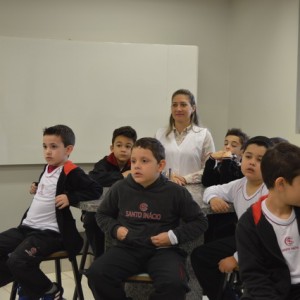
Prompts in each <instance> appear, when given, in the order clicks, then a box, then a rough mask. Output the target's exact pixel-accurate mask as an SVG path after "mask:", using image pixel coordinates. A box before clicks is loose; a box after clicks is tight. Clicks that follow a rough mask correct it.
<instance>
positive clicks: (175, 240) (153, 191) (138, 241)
mask: <svg viewBox="0 0 300 300" xmlns="http://www.w3.org/2000/svg"><path fill="white" fill-rule="evenodd" d="M165 163H166V162H165V151H164V147H163V146H162V144H161V143H160V142H159V141H158V140H156V139H155V138H142V139H139V140H138V141H137V142H136V143H135V144H134V146H133V148H132V154H131V174H129V175H128V176H127V177H126V178H125V179H123V180H120V181H118V182H116V183H115V184H114V185H113V186H112V187H111V188H110V190H109V191H108V192H107V194H106V195H105V197H104V200H103V202H102V203H101V205H100V206H99V209H98V211H97V214H96V220H97V222H98V224H99V226H100V227H101V228H102V230H103V231H104V232H105V233H106V234H108V235H110V236H111V237H112V238H113V239H115V240H116V245H115V246H112V247H111V248H109V250H108V251H107V252H105V253H104V254H103V255H102V256H101V257H99V258H98V259H96V260H95V261H94V262H93V264H92V265H91V267H90V269H89V270H88V271H87V277H88V284H89V286H90V288H91V290H92V292H93V295H94V298H95V299H96V300H100V299H101V300H102V299H103V300H107V299H111V300H113V299H115V300H123V299H126V295H125V292H124V289H123V286H122V282H123V281H124V280H125V279H126V278H127V277H129V276H132V275H134V274H138V273H143V272H147V273H149V275H150V277H151V278H152V280H153V285H154V292H153V293H152V294H151V296H150V298H149V299H152V300H154V299H155V300H159V299H161V300H165V299H176V300H181V299H184V298H185V294H186V293H187V292H188V290H189V288H188V285H187V274H186V269H185V261H186V254H185V253H184V251H183V250H181V249H180V248H179V247H178V245H180V244H182V243H185V242H187V241H190V240H193V239H196V238H198V237H199V236H200V235H201V234H203V232H204V231H205V230H206V228H207V219H206V217H205V216H204V214H203V213H202V212H201V209H200V207H199V206H198V204H197V203H196V202H195V201H194V200H193V199H192V196H191V194H190V193H189V192H188V191H187V189H186V188H184V187H182V186H180V185H177V184H176V183H174V182H171V181H169V180H168V179H167V178H166V177H165V176H164V175H162V174H161V172H162V170H163V169H164V167H165ZM181 220H182V221H183V222H180V221H181Z"/></svg>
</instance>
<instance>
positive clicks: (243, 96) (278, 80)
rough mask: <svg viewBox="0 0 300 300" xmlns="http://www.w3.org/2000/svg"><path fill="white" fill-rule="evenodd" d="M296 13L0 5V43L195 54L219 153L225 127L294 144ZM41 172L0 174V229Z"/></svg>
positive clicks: (285, 4) (95, 1) (222, 3)
mask: <svg viewBox="0 0 300 300" xmlns="http://www.w3.org/2000/svg"><path fill="white" fill-rule="evenodd" d="M298 5H299V0H259V1H258V0H256V1H255V0H186V1H182V0H139V1H137V0H111V1H104V0H85V1H82V0H80V1H79V0H52V1H41V0H35V1H34V0H26V1H24V0H0V35H2V36H18V37H34V38H53V39H75V40H91V41H105V42H110V41H111V42H133V43H158V44H186V45H196V46H198V47H199V82H198V108H199V112H200V116H201V119H202V123H203V124H204V125H205V126H207V127H208V128H209V129H210V130H211V132H212V134H213V136H214V138H215V142H216V145H217V147H221V145H222V141H223V136H224V133H225V131H226V130H227V128H229V127H241V128H243V129H244V130H245V131H246V132H248V133H249V134H250V135H257V134H265V135H270V136H278V135H279V136H283V137H286V138H288V139H290V141H292V142H294V143H297V144H300V143H299V135H296V134H295V107H296V80H297V78H296V76H297V70H296V68H297V52H298V11H299V9H298ZM14 125H15V124H14ZM17 125H18V126H20V128H21V126H22V124H17ZM159 126H160V125H159V124H158V127H159ZM99 138H100V133H99ZM21 146H22V145H20V151H22V148H21ZM95 151H96V150H95ZM107 151H109V145H107ZM41 154H42V153H41ZM103 155H104V153H99V158H101V157H102V156H103ZM84 167H85V169H86V170H90V168H91V167H92V166H91V165H85V166H84ZM40 169H41V166H37V165H28V166H21V165H20V166H0V195H1V210H0V230H4V229H5V228H7V227H9V226H14V225H16V224H18V222H19V220H20V217H21V215H22V213H23V211H24V210H25V208H26V207H27V206H28V205H29V203H30V196H29V195H28V188H29V183H30V182H31V181H32V180H34V179H36V178H37V176H38V174H39V172H40Z"/></svg>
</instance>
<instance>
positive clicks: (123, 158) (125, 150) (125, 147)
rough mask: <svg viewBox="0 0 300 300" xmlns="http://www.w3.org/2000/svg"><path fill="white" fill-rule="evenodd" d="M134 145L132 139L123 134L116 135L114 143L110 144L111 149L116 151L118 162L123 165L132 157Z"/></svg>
mask: <svg viewBox="0 0 300 300" xmlns="http://www.w3.org/2000/svg"><path fill="white" fill-rule="evenodd" d="M132 146H133V140H132V139H130V138H128V137H126V136H123V135H119V136H117V137H116V139H115V141H114V143H113V144H112V145H111V146H110V150H111V152H113V153H114V155H115V157H116V159H117V161H118V164H120V165H123V164H125V163H126V162H127V161H128V160H129V159H130V155H131V150H132Z"/></svg>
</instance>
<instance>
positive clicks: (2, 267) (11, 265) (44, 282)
mask: <svg viewBox="0 0 300 300" xmlns="http://www.w3.org/2000/svg"><path fill="white" fill-rule="evenodd" d="M61 249H63V243H62V238H61V235H60V234H59V233H58V232H55V231H52V230H38V229H32V228H30V227H26V226H19V227H17V228H11V229H9V230H6V231H4V232H2V233H0V286H4V285H6V284H7V283H9V282H11V281H14V280H16V281H17V282H18V283H19V284H20V285H21V287H22V289H23V291H24V294H25V295H26V296H29V297H30V298H31V299H34V300H35V299H38V298H39V297H41V296H43V295H44V294H45V292H46V291H47V290H49V289H50V288H51V286H52V282H51V281H50V280H49V279H48V277H47V276H46V275H45V274H44V273H43V272H42V271H41V270H40V267H39V265H40V262H41V261H42V260H43V258H45V257H47V256H48V255H50V254H51V253H53V252H55V251H59V250H61Z"/></svg>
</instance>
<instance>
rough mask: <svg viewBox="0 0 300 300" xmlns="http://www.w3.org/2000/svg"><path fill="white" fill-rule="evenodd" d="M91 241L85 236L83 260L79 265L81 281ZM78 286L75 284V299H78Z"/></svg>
mask: <svg viewBox="0 0 300 300" xmlns="http://www.w3.org/2000/svg"><path fill="white" fill-rule="evenodd" d="M89 246H90V244H89V241H88V239H87V238H85V240H84V244H83V250H82V256H81V260H80V265H79V275H78V276H79V277H78V278H79V281H80V282H81V278H82V271H84V266H85V262H86V258H87V255H88V251H89ZM77 295H78V294H77V288H76V286H75V290H74V294H73V300H76V299H77Z"/></svg>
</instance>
